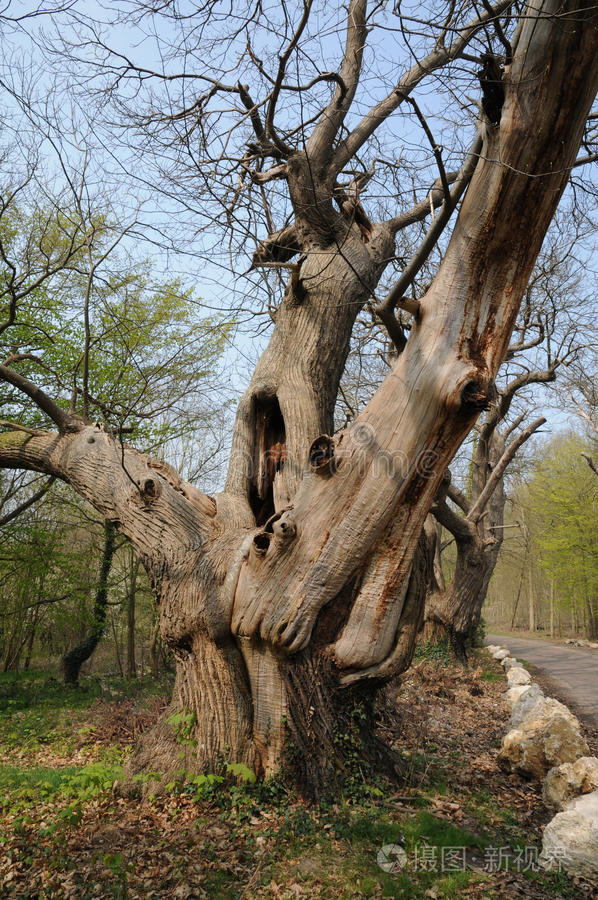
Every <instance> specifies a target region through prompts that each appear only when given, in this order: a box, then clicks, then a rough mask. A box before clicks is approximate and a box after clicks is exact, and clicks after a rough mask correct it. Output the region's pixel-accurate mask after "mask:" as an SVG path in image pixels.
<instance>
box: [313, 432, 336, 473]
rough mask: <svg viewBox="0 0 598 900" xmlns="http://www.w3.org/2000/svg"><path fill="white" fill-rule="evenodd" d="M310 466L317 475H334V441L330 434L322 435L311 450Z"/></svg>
mask: <svg viewBox="0 0 598 900" xmlns="http://www.w3.org/2000/svg"><path fill="white" fill-rule="evenodd" d="M309 464H310V466H311V467H312V469H313V470H314V472H315V473H316V474H317V475H333V474H334V471H335V462H334V439H333V438H331V437H330V435H328V434H321V435H320V436H319V437H317V438H316V439H315V441H314V442H313V444H312V445H311V447H310V448H309Z"/></svg>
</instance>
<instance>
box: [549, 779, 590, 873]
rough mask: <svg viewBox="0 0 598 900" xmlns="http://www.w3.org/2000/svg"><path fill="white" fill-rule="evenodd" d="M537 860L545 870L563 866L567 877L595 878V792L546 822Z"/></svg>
mask: <svg viewBox="0 0 598 900" xmlns="http://www.w3.org/2000/svg"><path fill="white" fill-rule="evenodd" d="M539 861H540V863H541V864H542V865H543V866H544V867H545V868H546V869H558V867H559V865H562V866H563V868H564V869H565V870H566V871H567V872H568V873H569V875H572V876H581V877H582V878H587V879H588V881H591V882H594V881H596V879H598V791H593V792H592V793H591V794H584V795H583V796H582V797H577V798H576V799H575V800H571V801H570V802H569V803H568V804H567V805H566V807H565V809H564V810H563V811H562V812H560V813H557V815H556V816H555V817H554V819H552V821H551V822H549V823H548V825H547V826H546V828H545V829H544V836H543V839H542V853H541V854H540V859H539Z"/></svg>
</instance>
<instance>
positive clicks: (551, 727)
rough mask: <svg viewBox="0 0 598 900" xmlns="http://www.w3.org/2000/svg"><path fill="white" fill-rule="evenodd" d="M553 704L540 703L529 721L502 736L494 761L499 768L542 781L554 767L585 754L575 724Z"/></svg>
mask: <svg viewBox="0 0 598 900" xmlns="http://www.w3.org/2000/svg"><path fill="white" fill-rule="evenodd" d="M553 703H554V704H557V703H558V701H557V700H554V701H553V700H544V701H543V707H542V709H541V710H540V711H539V712H534V717H533V718H531V717H528V718H526V719H524V721H523V722H521V724H520V725H519V727H518V728H513V729H512V730H511V731H509V732H508V733H507V734H506V735H505V736H504V738H503V740H502V747H501V750H500V752H499V754H498V758H497V761H498V764H499V766H500V767H501V769H504V770H505V771H506V772H518V773H519V774H520V775H525V776H528V777H531V778H537V779H542V778H544V777H545V776H546V774H547V772H548V771H549V769H552V768H553V767H554V766H560V765H561V764H562V763H565V762H575V760H576V759H579V757H580V756H587V755H588V754H589V748H588V745H587V744H586V742H585V740H584V738H583V737H582V734H581V726H580V724H579V721H578V720H577V719H576V718H575V716H574V715H573V714H572V713H571V712H569V710H568V709H567V708H566V707H563V709H564V712H561V711H560V710H559V709H558V708H556V709H555V708H553V707H552V704H553ZM559 706H562V704H559Z"/></svg>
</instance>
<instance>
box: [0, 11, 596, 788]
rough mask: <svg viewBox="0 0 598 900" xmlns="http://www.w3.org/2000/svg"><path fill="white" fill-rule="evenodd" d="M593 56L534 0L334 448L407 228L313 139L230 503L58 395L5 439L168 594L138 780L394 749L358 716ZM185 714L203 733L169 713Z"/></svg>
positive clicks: (397, 656) (417, 619) (386, 673)
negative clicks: (430, 261) (165, 692)
mask: <svg viewBox="0 0 598 900" xmlns="http://www.w3.org/2000/svg"><path fill="white" fill-rule="evenodd" d="M597 50H598V39H597V30H596V15H595V13H594V12H593V11H592V10H590V9H589V8H588V7H586V6H585V5H584V4H578V3H571V4H569V6H568V12H567V13H564V12H563V10H562V8H561V7H560V6H558V5H557V4H556V3H555V2H553V0H547V2H546V3H544V5H543V10H542V12H541V13H538V12H537V11H536V9H535V6H533V5H532V6H531V7H530V9H529V16H528V18H527V19H526V20H525V22H524V24H523V26H522V31H521V34H520V37H519V42H518V47H517V51H516V53H515V56H514V59H513V62H512V64H511V65H510V66H508V67H507V69H506V71H505V101H504V106H503V109H502V118H501V121H500V125H499V126H496V127H495V126H494V125H489V124H485V125H484V126H483V149H482V152H481V153H480V158H479V161H478V163H477V166H476V169H475V172H474V174H473V177H472V180H471V183H470V186H469V189H468V192H467V194H466V196H465V198H464V200H463V203H462V206H461V209H460V212H459V216H458V220H457V222H456V225H455V228H454V231H453V235H452V238H451V240H450V243H449V246H448V249H447V251H446V253H445V256H444V259H443V262H442V264H441V266H440V269H439V272H438V274H437V276H436V278H435V279H434V282H433V284H432V286H431V287H430V289H429V290H428V292H427V294H426V296H425V297H424V298H422V300H421V302H420V303H419V304H418V305H417V307H416V308H414V311H415V320H414V324H413V327H412V329H411V332H410V336H409V339H408V341H407V344H406V347H405V349H404V350H403V352H402V353H401V355H400V356H399V358H398V360H397V362H396V365H395V366H394V368H393V369H392V371H391V372H390V373H389V375H388V376H387V378H386V380H385V381H384V382H383V384H382V385H381V387H380V389H379V390H378V392H377V393H376V395H375V396H374V398H373V399H372V401H371V402H370V403H369V405H368V406H367V407H366V408H365V410H364V411H363V412H362V413H361V414H360V416H359V417H358V419H357V420H356V422H355V423H354V425H353V426H352V427H351V428H349V429H347V430H346V431H344V432H342V433H341V434H339V435H337V436H336V437H335V438H332V437H330V434H331V432H332V414H333V407H334V400H335V397H336V392H337V388H338V383H339V379H340V376H341V373H342V370H343V366H344V363H345V359H346V356H347V352H348V347H349V338H350V332H351V327H352V324H353V322H354V319H355V316H356V315H357V313H358V312H359V310H360V309H361V308H362V306H363V304H364V303H365V302H366V300H367V299H368V298H369V296H370V295H371V292H372V291H373V289H374V288H375V286H376V284H377V282H378V279H379V278H380V276H381V274H382V272H383V270H384V267H385V265H386V263H387V261H388V260H389V258H390V257H391V256H392V254H393V252H394V242H393V235H394V232H393V230H392V228H391V227H390V226H389V225H388V224H385V223H380V224H377V225H373V226H371V227H370V226H369V224H368V223H366V224H365V225H364V224H363V222H362V223H361V227H358V225H357V224H356V222H355V221H353V220H352V218H351V217H350V216H348V215H347V213H346V210H345V211H344V212H336V211H335V209H334V207H333V204H332V199H333V190H334V179H335V175H336V172H335V163H334V160H333V161H332V163H330V164H329V165H328V164H327V163H326V158H327V157H326V153H325V154H324V155H322V153H321V152H320V150H321V148H319V146H318V141H315V142H314V144H313V146H310V144H308V146H307V149H306V150H305V151H302V152H297V153H295V154H294V155H293V156H291V157H290V159H289V161H288V163H287V164H286V170H285V173H286V178H287V181H288V185H289V191H290V195H291V198H292V200H293V206H294V211H295V223H294V238H293V239H294V241H295V242H296V244H297V247H298V248H299V250H300V252H301V256H300V258H299V262H298V263H297V265H296V267H295V270H294V272H293V277H292V278H291V281H290V283H289V286H288V288H287V292H286V294H285V296H284V298H283V300H282V302H281V304H280V307H279V309H278V311H277V314H276V322H275V327H274V330H273V334H272V338H271V341H270V344H269V346H268V348H267V350H266V351H265V353H264V355H263V356H262V358H261V360H260V362H259V364H258V366H257V368H256V371H255V375H254V377H253V379H252V382H251V385H250V387H249V389H248V391H247V393H246V394H245V396H244V398H243V400H242V402H241V404H240V407H239V413H238V417H237V422H236V427H235V434H234V441H233V449H232V456H231V463H230V470H229V476H228V481H227V484H226V488H225V491H224V492H223V493H222V494H219V495H217V496H215V497H214V498H210V497H207V496H205V495H203V494H201V493H200V492H199V491H198V490H197V489H195V488H193V487H192V486H191V485H188V484H186V483H184V482H182V481H181V480H180V478H179V477H178V476H177V475H176V473H174V472H173V471H172V470H170V469H169V468H168V467H167V466H165V465H164V464H160V463H156V462H154V461H152V460H150V459H148V458H147V457H144V456H142V455H141V454H139V453H136V452H135V451H134V450H132V449H130V448H125V449H124V450H123V449H122V448H121V446H120V445H119V443H118V441H117V440H116V439H115V438H114V437H113V436H112V435H110V434H108V433H106V432H104V431H103V430H102V429H101V428H100V427H99V426H97V425H90V424H86V423H82V422H80V421H76V420H74V419H72V418H70V419H69V418H68V417H65V416H64V415H63V414H62V413H61V412H60V411H57V410H55V409H52V407H50V406H49V405H48V404H46V408H47V409H48V410H49V414H50V415H53V417H54V418H55V421H56V422H57V423H58V424H59V425H60V433H59V434H53V433H49V432H36V433H35V434H23V433H20V434H19V433H14V434H9V435H2V437H1V438H0V462H1V464H2V465H12V466H22V467H28V468H32V469H36V470H40V471H44V472H48V473H49V474H54V475H57V476H58V477H60V478H63V479H64V480H66V481H68V482H69V483H70V484H71V485H72V486H73V487H74V488H75V490H77V491H78V492H79V493H80V494H82V496H84V497H86V498H87V499H88V500H89V501H90V502H91V503H92V504H93V505H94V506H95V508H96V509H97V510H99V511H100V512H101V514H102V515H104V516H105V517H106V518H108V519H109V520H110V521H112V522H113V523H114V524H116V525H117V526H118V527H119V528H120V529H121V530H122V531H123V533H124V534H126V535H127V536H128V537H129V538H130V540H131V541H132V543H133V544H134V546H135V548H136V550H137V552H138V553H139V554H140V556H141V559H142V560H143V563H144V565H145V567H146V569H147V572H148V574H149V577H150V579H151V582H152V585H153V587H154V589H155V591H156V594H157V597H158V600H159V609H160V624H161V633H162V637H163V639H164V641H165V642H166V644H167V645H168V646H169V647H170V648H171V649H172V651H173V653H174V656H175V658H176V663H177V673H176V684H175V689H174V696H173V700H172V705H171V708H170V710H169V711H168V714H167V716H166V717H165V718H164V719H163V720H162V721H161V722H160V724H159V725H158V726H157V728H156V729H154V731H152V732H150V733H148V734H147V735H146V736H145V737H144V739H143V741H142V744H141V745H140V747H139V748H138V750H137V753H136V755H135V757H134V759H133V763H132V768H133V769H134V770H135V769H143V768H149V769H151V770H152V771H155V770H156V769H160V768H162V769H164V770H169V769H170V770H173V769H181V768H182V767H186V768H187V769H193V770H197V769H202V768H204V767H208V768H214V766H217V765H218V764H219V763H221V762H222V761H223V760H226V761H229V762H244V763H246V764H247V765H249V766H251V767H252V768H254V769H255V770H256V771H257V772H258V773H260V774H262V775H263V774H268V773H271V772H273V771H275V770H276V769H277V768H278V767H279V766H280V765H281V761H282V760H283V758H284V759H285V760H286V763H287V764H288V765H289V766H292V767H294V768H295V770H296V774H297V778H298V781H299V782H300V784H302V786H303V787H304V789H305V790H306V791H307V792H309V793H311V794H312V795H314V794H317V793H318V792H320V791H321V790H322V789H323V787H324V785H326V784H329V783H330V782H331V780H333V779H334V776H335V774H336V772H337V770H338V769H339V767H341V766H342V765H343V763H344V760H343V757H346V756H347V747H346V741H347V738H346V736H347V735H349V737H350V738H354V739H355V740H356V741H362V740H363V739H364V737H365V743H366V745H367V744H369V749H370V751H371V755H372V756H375V755H376V753H377V748H376V747H375V745H374V742H373V740H372V739H371V738H372V736H371V728H367V727H365V728H364V725H363V723H364V722H365V723H366V725H367V724H368V723H369V724H371V705H372V698H373V696H374V694H375V690H376V688H377V687H378V686H379V685H380V683H381V682H383V681H384V680H385V679H388V678H390V677H392V676H393V675H395V674H396V673H398V672H400V671H402V670H404V669H405V668H406V666H408V665H409V662H410V660H411V655H412V652H413V646H414V642H415V638H416V635H417V632H418V630H419V628H420V625H421V621H422V616H423V602H424V596H425V588H426V584H427V581H428V577H429V566H430V564H431V562H430V560H429V559H428V556H427V553H426V552H425V549H424V547H423V544H422V543H420V535H421V533H422V526H423V523H424V520H425V518H426V516H427V514H428V511H429V509H430V506H431V504H432V503H433V501H434V498H435V496H436V495H437V492H438V488H439V485H440V483H441V480H442V478H443V475H444V473H445V471H446V468H447V466H448V464H449V463H450V460H451V459H452V457H453V455H454V453H455V452H456V450H457V448H458V447H459V445H460V443H461V441H462V440H463V438H464V437H465V435H466V434H467V433H468V431H469V430H470V428H471V427H472V424H473V423H474V421H475V420H476V418H477V416H478V414H479V412H480V410H481V409H483V408H484V407H485V406H486V405H487V398H488V396H489V392H490V391H491V389H492V384H493V380H494V378H495V376H496V373H497V370H498V367H499V365H500V363H501V360H502V359H503V356H504V353H505V350H506V348H507V345H508V341H509V337H510V334H511V331H512V328H513V323H514V321H515V317H516V315H517V311H518V307H519V304H520V301H521V297H522V294H523V291H524V289H525V285H526V283H527V280H528V278H529V275H530V272H531V268H532V266H533V264H534V261H535V258H536V256H537V253H538V251H539V249H540V246H541V243H542V239H543V237H544V234H545V232H546V229H547V227H548V225H549V222H550V220H551V218H552V215H553V213H554V210H555V208H556V205H557V203H558V200H559V197H560V195H561V193H562V191H563V188H564V186H565V183H566V180H567V176H568V171H569V167H570V166H571V165H572V163H573V161H574V159H575V153H576V150H577V148H578V146H579V143H580V139H581V134H582V129H583V125H584V121H585V118H586V115H587V113H588V110H589V108H590V105H591V102H592V99H593V97H594V95H595V93H596V87H597V84H598V66H597V64H596V59H597V56H598V54H597ZM344 77H345V76H344ZM347 77H348V76H347ZM349 101H350V98H349ZM339 103H340V101H339ZM332 118H333V117H332ZM329 121H332V119H326V122H324V126H323V130H322V129H320V131H319V132H318V135H319V139H320V138H322V136H323V135H325V133H326V129H327V127H328V123H329ZM310 143H311V142H310ZM349 149H350V148H349V147H348V146H347V147H344V149H343V145H341V148H340V150H339V154H340V159H341V162H342V158H343V153H347V152H349ZM343 164H344V163H343ZM340 168H342V165H341V163H338V165H337V167H336V170H337V171H340ZM18 386H19V387H20V388H21V389H22V390H25V387H24V386H23V384H20V385H18ZM26 392H27V390H26ZM29 392H30V395H31V393H32V392H31V390H30V391H29ZM41 400H43V398H41ZM37 402H38V403H39V402H40V395H39V392H38V394H37ZM44 402H45V401H44ZM42 408H43V407H42ZM356 706H357V707H358V709H359V710H360V712H359V714H358V715H356V714H355V708H356ZM183 710H184V711H186V712H187V713H190V714H193V715H191V717H190V718H188V719H186V721H187V722H193V723H194V724H193V728H192V735H191V737H192V738H193V740H187V739H186V735H181V734H179V735H178V736H177V734H176V727H173V726H172V724H169V722H168V719H169V717H170V716H171V714H172V713H173V712H175V711H183ZM364 712H365V717H364ZM285 748H286V750H287V751H288V753H286V754H285ZM181 753H183V754H184V755H185V760H184V762H183V763H181V759H180V755H181Z"/></svg>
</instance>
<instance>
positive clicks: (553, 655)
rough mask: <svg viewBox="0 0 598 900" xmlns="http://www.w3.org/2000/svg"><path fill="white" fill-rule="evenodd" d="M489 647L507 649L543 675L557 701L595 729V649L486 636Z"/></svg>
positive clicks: (597, 675)
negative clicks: (493, 645) (490, 645)
mask: <svg viewBox="0 0 598 900" xmlns="http://www.w3.org/2000/svg"><path fill="white" fill-rule="evenodd" d="M487 640H488V643H489V644H500V645H501V646H502V645H504V646H505V647H508V649H509V651H510V652H511V655H512V656H516V657H518V658H519V659H522V660H525V662H528V663H531V665H532V666H535V667H537V668H538V669H539V670H540V671H541V672H542V673H544V674H545V675H546V676H547V677H548V679H549V681H550V682H551V686H554V694H555V696H556V697H557V698H558V699H562V700H563V701H564V702H565V703H567V704H569V705H571V706H572V707H573V708H574V711H575V712H576V714H577V715H578V716H580V718H581V719H582V720H585V721H586V722H587V723H588V724H589V725H591V726H592V727H593V728H598V650H588V649H585V648H583V647H569V646H563V645H562V644H556V643H552V642H549V641H536V640H533V641H532V640H525V639H524V638H519V637H511V636H510V635H497V634H489V635H488V637H487Z"/></svg>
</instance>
